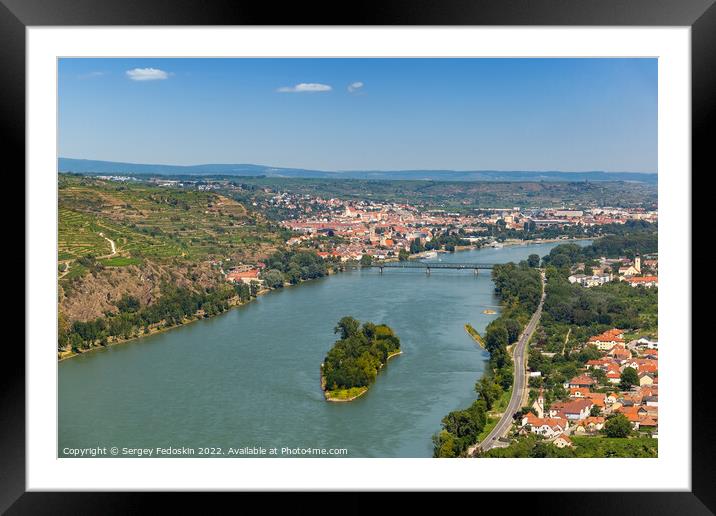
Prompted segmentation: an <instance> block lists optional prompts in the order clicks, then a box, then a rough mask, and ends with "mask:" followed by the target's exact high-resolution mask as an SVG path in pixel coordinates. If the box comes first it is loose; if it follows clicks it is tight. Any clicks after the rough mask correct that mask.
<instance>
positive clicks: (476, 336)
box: [465, 324, 485, 349]
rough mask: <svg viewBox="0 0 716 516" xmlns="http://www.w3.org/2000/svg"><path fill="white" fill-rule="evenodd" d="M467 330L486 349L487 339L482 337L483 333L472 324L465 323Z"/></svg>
mask: <svg viewBox="0 0 716 516" xmlns="http://www.w3.org/2000/svg"><path fill="white" fill-rule="evenodd" d="M465 331H467V333H468V335H470V337H472V339H473V340H474V341H475V342H477V343H478V344H479V345H480V347H481V348H482V349H485V340H484V339H483V338H482V335H480V334H479V333H477V330H476V329H475V328H473V327H472V325H471V324H466V325H465Z"/></svg>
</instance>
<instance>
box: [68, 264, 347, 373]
mask: <svg viewBox="0 0 716 516" xmlns="http://www.w3.org/2000/svg"><path fill="white" fill-rule="evenodd" d="M336 273H337V272H336V271H331V270H329V271H328V273H327V274H326V276H322V277H324V278H325V277H327V276H330V275H332V274H336ZM315 279H320V278H315ZM308 281H313V280H312V279H307V280H301V281H299V282H298V283H296V284H291V283H284V285H283V287H281V288H274V289H270V288H262V289H261V290H259V291H258V292H257V293H256V296H255V297H252V298H251V299H249V300H248V301H245V302H241V300H240V298H239V296H234V297H232V298H229V300H228V302H229V308H228V309H227V310H225V311H223V312H221V313H218V314H214V315H211V316H209V317H206V315H205V314H204V312H203V310H199V311H197V312H196V313H195V314H194V315H193V316H192V317H186V318H184V319H183V320H182V321H181V323H180V324H174V325H172V326H164V324H165V323H164V321H162V322H159V323H156V324H154V325H151V326H149V327H148V329H149V331H147V332H142V333H141V334H139V335H134V336H132V337H129V338H128V339H118V338H114V339H113V340H111V341H108V342H107V344H105V345H101V344H97V345H95V346H92V347H91V348H89V349H85V350H81V351H77V352H75V351H72V350H67V351H58V352H57V361H58V362H62V361H64V360H69V359H70V358H74V357H77V356H80V355H85V354H87V353H91V352H93V351H97V350H100V349H106V348H109V347H112V346H117V345H119V344H125V343H127V342H132V341H135V340H139V339H142V338H144V337H149V336H152V335H157V334H159V333H164V332H167V331H170V330H175V329H177V328H181V327H183V326H186V325H188V324H191V323H193V322H196V321H201V320H205V319H211V318H214V317H217V316H219V315H223V314H225V313H227V312H229V311H230V310H232V309H234V308H238V307H240V306H245V305H247V304H248V303H251V302H252V301H254V300H256V299H258V297H259V296H263V295H266V294H268V293H269V292H275V291H279V290H283V289H285V288H289V287H295V286H298V285H300V284H302V283H306V282H308Z"/></svg>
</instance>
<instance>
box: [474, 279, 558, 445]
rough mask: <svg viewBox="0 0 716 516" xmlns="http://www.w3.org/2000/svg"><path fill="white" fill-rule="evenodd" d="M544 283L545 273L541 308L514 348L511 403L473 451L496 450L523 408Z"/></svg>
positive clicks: (538, 307)
mask: <svg viewBox="0 0 716 516" xmlns="http://www.w3.org/2000/svg"><path fill="white" fill-rule="evenodd" d="M544 281H545V277H544V273H542V297H541V298H540V301H539V306H537V310H535V313H534V314H532V318H531V319H530V321H529V322H528V323H527V326H525V329H524V331H523V332H522V335H520V338H519V340H518V341H517V344H515V347H514V353H513V355H512V360H513V363H514V366H515V367H514V371H515V379H514V382H513V384H512V396H511V397H510V402H509V403H508V404H507V409H506V410H505V412H504V414H502V417H501V418H500V420H499V421H498V422H497V425H495V428H493V429H492V431H491V432H490V433H489V434H488V436H487V437H485V439H483V441H482V442H481V443H479V444H477V445H476V446H475V447H474V449H473V451H476V450H480V451H487V450H489V449H490V448H494V447H495V445H496V444H497V440H498V439H499V438H500V437H502V436H503V435H505V434H506V433H507V431H508V430H509V428H510V426H511V425H512V420H513V418H514V416H515V412H517V411H518V410H519V409H520V408H521V405H522V399H523V397H524V394H525V391H526V389H527V381H526V373H525V366H526V365H527V364H526V362H527V360H526V350H527V343H528V342H529V340H530V339H531V338H532V334H533V333H534V332H535V330H536V329H537V325H538V324H539V320H540V317H541V316H542V305H543V304H544V296H545V292H544ZM471 455H472V453H471Z"/></svg>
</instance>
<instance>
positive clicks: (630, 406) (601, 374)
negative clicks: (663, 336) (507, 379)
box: [518, 328, 659, 448]
mask: <svg viewBox="0 0 716 516" xmlns="http://www.w3.org/2000/svg"><path fill="white" fill-rule="evenodd" d="M587 346H590V347H592V348H594V349H596V350H599V351H601V352H602V356H601V357H599V358H596V359H592V360H589V361H587V362H586V363H585V364H584V370H583V372H582V373H581V374H579V375H578V376H575V377H574V378H571V379H570V380H569V381H567V382H565V383H564V384H563V387H564V389H565V391H566V392H567V396H568V397H567V398H566V399H564V400H561V401H557V402H554V403H552V404H551V405H549V406H546V404H545V396H544V391H543V390H542V389H540V390H539V394H538V395H537V398H536V399H535V401H534V403H533V404H532V406H531V412H528V413H526V414H525V415H524V416H523V417H522V419H521V420H520V421H518V424H519V433H520V434H523V435H524V434H536V435H540V436H542V437H544V438H545V439H548V440H550V441H552V442H553V444H554V445H555V446H558V447H560V448H562V447H565V446H573V443H572V441H571V440H570V439H569V436H575V435H577V436H593V435H596V434H598V433H599V432H600V431H601V430H602V429H603V428H604V424H605V421H606V418H608V417H609V416H610V415H611V414H623V415H624V416H625V417H626V418H627V419H628V420H629V422H630V423H631V425H632V429H633V430H635V431H639V432H641V433H645V434H648V435H651V436H652V437H657V436H658V421H659V413H658V411H659V401H658V400H659V376H658V371H659V366H658V364H659V354H658V342H657V341H652V340H649V339H646V338H640V339H638V340H633V341H631V342H629V343H625V342H624V332H623V331H622V330H619V329H617V328H614V329H611V330H608V331H605V332H604V333H602V334H600V335H595V336H593V337H591V338H589V340H588V341H587ZM629 367H631V368H633V369H634V370H635V372H636V377H637V378H638V383H636V384H634V385H632V386H631V387H630V388H629V389H626V390H622V389H621V388H622V387H625V386H623V385H621V379H622V373H623V372H624V370H625V369H626V368H629Z"/></svg>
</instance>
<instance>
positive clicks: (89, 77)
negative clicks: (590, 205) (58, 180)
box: [58, 58, 657, 172]
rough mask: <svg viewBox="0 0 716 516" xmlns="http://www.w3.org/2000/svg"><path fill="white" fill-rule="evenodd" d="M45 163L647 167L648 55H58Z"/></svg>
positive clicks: (653, 125)
mask: <svg viewBox="0 0 716 516" xmlns="http://www.w3.org/2000/svg"><path fill="white" fill-rule="evenodd" d="M58 91H59V153H60V156H63V157H70V158H86V159H100V160H110V161H128V162H135V163H166V164H186V165H189V164H201V163H256V164H264V165H273V166H280V167H297V168H314V169H321V170H378V169H381V170H390V169H456V170H480V169H490V170H569V171H578V170H606V171H631V172H656V171H657V60H656V59H144V58H142V59H61V60H60V62H59V88H58Z"/></svg>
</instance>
